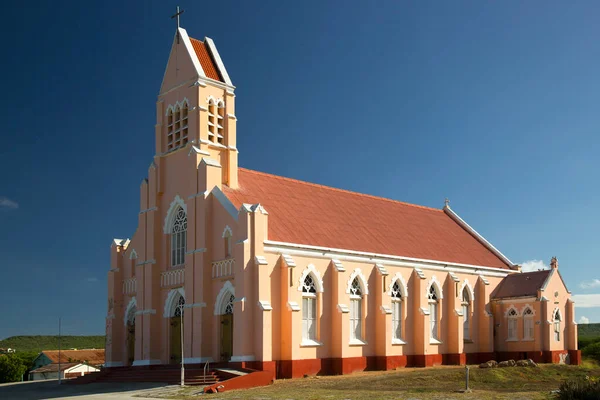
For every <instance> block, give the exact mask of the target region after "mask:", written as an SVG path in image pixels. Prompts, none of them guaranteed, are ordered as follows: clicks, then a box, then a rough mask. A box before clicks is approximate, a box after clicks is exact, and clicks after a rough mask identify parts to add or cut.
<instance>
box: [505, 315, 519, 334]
mask: <svg viewBox="0 0 600 400" xmlns="http://www.w3.org/2000/svg"><path fill="white" fill-rule="evenodd" d="M507 317H508V339H507V340H517V322H518V320H517V318H518V317H519V313H518V312H517V310H515V309H514V308H511V309H510V310H509V311H508V315H507Z"/></svg>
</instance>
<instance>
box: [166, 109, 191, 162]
mask: <svg viewBox="0 0 600 400" xmlns="http://www.w3.org/2000/svg"><path fill="white" fill-rule="evenodd" d="M187 142H188V105H187V102H185V103H183V104H182V105H179V104H178V105H176V106H175V108H174V109H171V108H170V109H169V111H168V112H167V151H169V150H174V149H176V148H178V147H181V146H185V145H186V144H187Z"/></svg>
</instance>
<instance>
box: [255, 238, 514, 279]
mask: <svg viewBox="0 0 600 400" xmlns="http://www.w3.org/2000/svg"><path fill="white" fill-rule="evenodd" d="M263 243H264V244H265V248H264V251H265V252H268V253H277V254H281V253H286V254H290V255H298V256H306V257H314V258H321V259H323V258H325V259H326V258H329V259H333V260H336V262H340V263H341V262H342V261H350V262H363V263H366V264H370V265H373V263H381V264H384V265H387V266H388V267H389V266H397V267H407V268H415V269H427V270H436V271H446V272H450V271H452V272H457V273H468V274H477V275H483V274H485V275H486V276H493V277H499V278H503V277H505V276H507V275H509V274H515V273H519V272H518V271H515V270H511V269H509V268H508V267H507V269H502V268H497V267H486V266H481V265H471V264H461V263H453V262H446V261H439V260H426V259H419V258H411V257H403V256H396V255H389V254H379V253H369V252H364V251H355V250H347V249H336V248H329V247H321V246H311V245H305V244H297V243H288V242H278V241H274V240H265V241H264V242H263ZM417 273H419V272H418V271H417ZM421 273H422V272H421ZM419 275H421V274H419Z"/></svg>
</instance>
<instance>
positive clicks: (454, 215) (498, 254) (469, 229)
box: [444, 205, 515, 267]
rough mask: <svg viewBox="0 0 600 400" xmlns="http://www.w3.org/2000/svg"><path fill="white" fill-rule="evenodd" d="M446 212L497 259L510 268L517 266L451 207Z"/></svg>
mask: <svg viewBox="0 0 600 400" xmlns="http://www.w3.org/2000/svg"><path fill="white" fill-rule="evenodd" d="M444 212H445V213H446V214H447V215H448V216H449V217H450V218H452V219H453V220H454V221H455V222H456V223H457V224H458V225H460V226H461V227H462V228H463V229H465V230H466V231H467V232H469V233H470V234H471V235H473V236H474V237H475V239H477V240H478V241H479V242H480V243H481V244H483V245H484V246H485V247H486V248H487V249H488V250H489V251H491V252H492V253H494V254H495V255H496V257H498V258H500V259H501V260H502V261H503V262H504V263H505V264H507V265H508V266H509V267H512V266H514V265H515V264H514V263H513V262H512V261H510V260H509V259H508V257H506V256H505V255H504V254H502V253H501V252H500V250H498V249H497V248H495V247H494V246H493V245H492V244H491V243H490V242H488V241H487V240H486V238H484V237H483V236H481V235H480V234H479V233H478V232H477V231H476V230H475V229H473V228H472V227H471V226H470V225H469V224H467V223H466V222H465V221H464V220H463V219H462V218H461V217H460V216H459V215H458V214H457V213H455V212H454V211H453V210H452V209H451V208H450V206H448V205H446V206H445V207H444Z"/></svg>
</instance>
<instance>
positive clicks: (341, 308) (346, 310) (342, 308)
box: [337, 304, 350, 314]
mask: <svg viewBox="0 0 600 400" xmlns="http://www.w3.org/2000/svg"><path fill="white" fill-rule="evenodd" d="M337 310H338V311H339V312H340V313H342V314H348V313H349V312H350V308H348V306H347V305H346V304H338V305H337Z"/></svg>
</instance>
